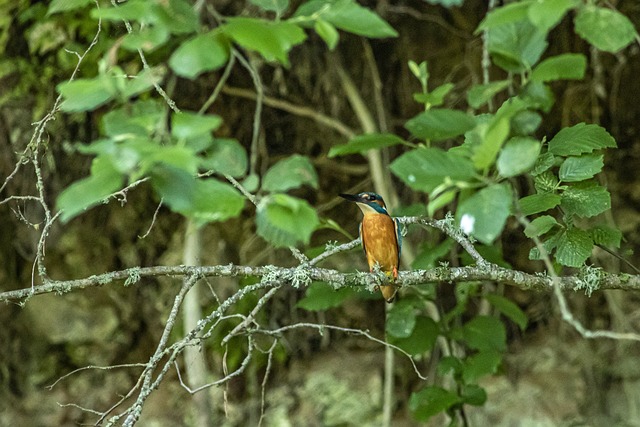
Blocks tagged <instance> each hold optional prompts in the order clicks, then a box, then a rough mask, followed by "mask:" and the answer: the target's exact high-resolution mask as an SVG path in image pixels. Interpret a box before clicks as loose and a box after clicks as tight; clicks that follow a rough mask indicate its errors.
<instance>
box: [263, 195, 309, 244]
mask: <svg viewBox="0 0 640 427" xmlns="http://www.w3.org/2000/svg"><path fill="white" fill-rule="evenodd" d="M319 223H320V222H319V221H318V215H317V214H316V211H315V210H314V209H313V208H312V207H311V206H309V204H308V203H307V202H306V201H304V200H301V199H297V198H295V197H291V196H288V195H286V194H273V195H270V196H267V197H263V198H262V199H261V200H260V203H258V208H257V215H256V225H257V233H258V234H259V235H260V236H262V237H263V238H264V239H265V240H266V241H267V242H269V243H271V244H272V245H274V246H275V247H283V246H293V245H295V244H297V243H303V244H308V243H309V240H310V239H311V234H312V233H313V231H314V230H315V229H316V227H317V226H318V225H319Z"/></svg>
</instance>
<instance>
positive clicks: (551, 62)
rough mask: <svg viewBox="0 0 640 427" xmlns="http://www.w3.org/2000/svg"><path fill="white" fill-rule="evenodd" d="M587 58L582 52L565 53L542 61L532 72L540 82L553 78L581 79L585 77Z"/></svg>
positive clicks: (534, 77) (533, 78)
mask: <svg viewBox="0 0 640 427" xmlns="http://www.w3.org/2000/svg"><path fill="white" fill-rule="evenodd" d="M586 68H587V58H586V57H585V56H584V55H583V54H581V53H565V54H562V55H558V56H552V57H551V58H547V59H545V60H543V61H542V62H540V63H539V64H538V65H537V66H536V67H535V68H534V69H533V72H532V73H531V79H532V80H535V81H539V82H547V81H553V80H580V79H583V78H584V73H585V70H586Z"/></svg>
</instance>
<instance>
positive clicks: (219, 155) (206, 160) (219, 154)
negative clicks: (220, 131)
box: [200, 138, 248, 177]
mask: <svg viewBox="0 0 640 427" xmlns="http://www.w3.org/2000/svg"><path fill="white" fill-rule="evenodd" d="M247 163H248V161H247V152H246V151H245V149H244V147H243V146H242V145H240V143H239V142H238V141H236V140H235V139H227V138H216V139H214V140H213V142H212V143H211V147H210V148H209V149H208V150H207V152H206V154H205V156H204V157H203V158H202V160H201V162H200V167H201V168H203V169H207V170H212V171H215V172H217V173H221V174H226V175H231V176H233V177H239V176H244V174H245V173H246V172H247Z"/></svg>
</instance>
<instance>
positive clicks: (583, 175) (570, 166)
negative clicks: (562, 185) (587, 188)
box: [558, 155, 604, 182]
mask: <svg viewBox="0 0 640 427" xmlns="http://www.w3.org/2000/svg"><path fill="white" fill-rule="evenodd" d="M602 158H603V156H602V155H599V156H598V155H585V156H580V157H567V158H566V160H565V161H564V162H562V164H561V165H560V171H559V172H558V177H559V178H560V181H564V182H576V181H584V180H585V179H589V178H592V177H593V176H594V175H595V174H597V173H599V172H600V171H601V170H602V167H603V166H604V162H603V161H602Z"/></svg>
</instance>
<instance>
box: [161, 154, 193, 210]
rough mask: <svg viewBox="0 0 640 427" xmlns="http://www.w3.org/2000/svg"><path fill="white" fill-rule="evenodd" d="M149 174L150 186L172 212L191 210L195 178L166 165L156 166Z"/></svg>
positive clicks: (179, 169) (180, 169) (182, 170)
mask: <svg viewBox="0 0 640 427" xmlns="http://www.w3.org/2000/svg"><path fill="white" fill-rule="evenodd" d="M150 172H151V185H152V186H153V188H154V189H155V190H156V192H157V193H158V195H160V197H161V198H162V199H163V201H164V203H165V204H166V205H167V206H169V208H171V210H172V211H174V212H178V213H185V212H189V211H191V210H192V209H193V203H194V199H195V193H196V178H195V177H194V176H193V175H192V174H190V173H189V172H187V171H186V170H184V169H182V168H180V167H177V166H174V165H168V164H163V163H160V164H156V165H155V166H154V167H153V169H152V170H151V171H150Z"/></svg>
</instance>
